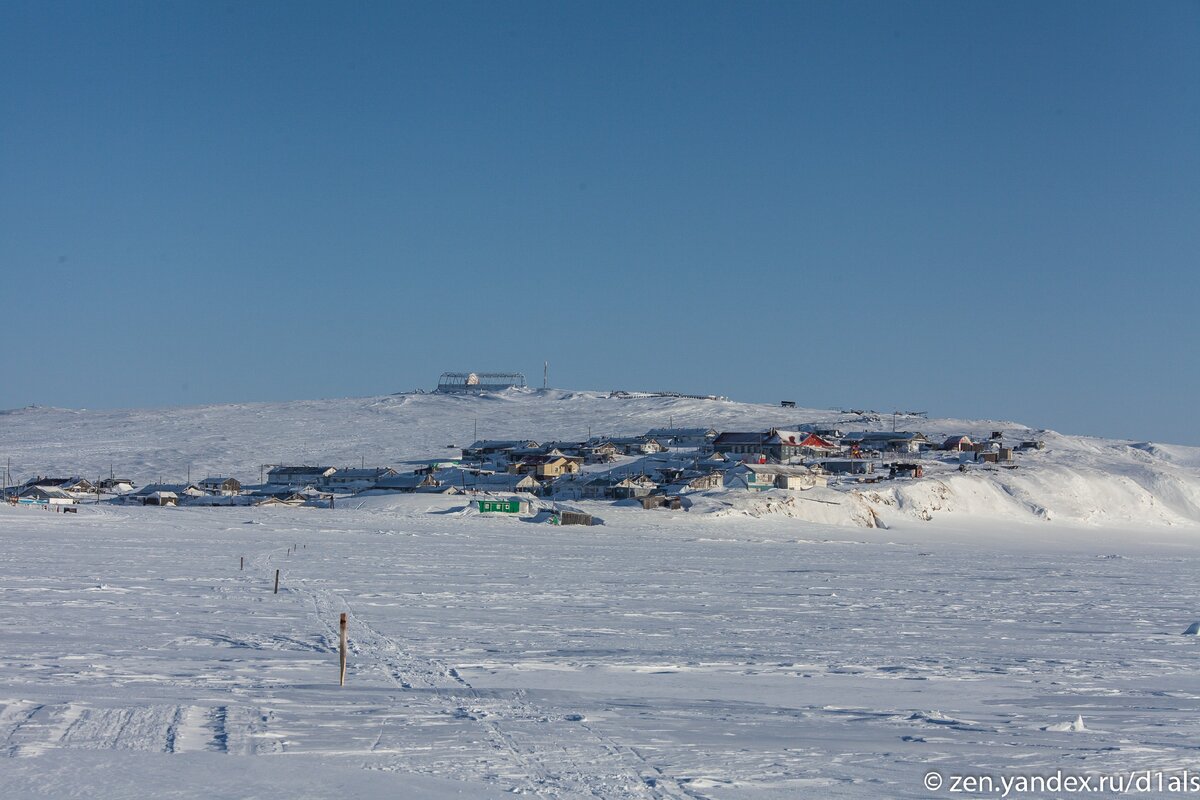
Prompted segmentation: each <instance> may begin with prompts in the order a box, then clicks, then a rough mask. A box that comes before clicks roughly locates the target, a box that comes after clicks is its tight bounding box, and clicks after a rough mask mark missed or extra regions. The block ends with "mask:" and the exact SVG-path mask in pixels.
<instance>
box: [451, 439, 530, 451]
mask: <svg viewBox="0 0 1200 800" xmlns="http://www.w3.org/2000/svg"><path fill="white" fill-rule="evenodd" d="M537 446H538V443H537V442H535V441H534V440H533V439H480V440H479V441H478V442H475V443H474V444H472V445H471V446H470V447H468V448H467V449H468V450H514V449H516V448H527V447H537Z"/></svg>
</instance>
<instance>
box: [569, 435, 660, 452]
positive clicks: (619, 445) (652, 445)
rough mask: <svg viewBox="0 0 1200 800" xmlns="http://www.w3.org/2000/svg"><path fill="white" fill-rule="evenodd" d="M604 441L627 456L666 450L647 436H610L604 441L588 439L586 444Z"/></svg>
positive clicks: (655, 440)
mask: <svg viewBox="0 0 1200 800" xmlns="http://www.w3.org/2000/svg"><path fill="white" fill-rule="evenodd" d="M601 441H606V442H608V443H609V444H611V445H612V446H613V447H615V448H616V449H617V452H619V453H621V454H623V455H627V456H645V455H650V454H651V453H662V452H664V451H665V450H666V449H667V448H666V447H665V446H664V445H663V444H662V443H661V442H659V441H658V440H657V439H652V438H650V437H647V436H610V437H607V438H604V439H590V440H588V442H587V443H588V444H589V445H590V444H593V443H596V444H599V443H600V442H601Z"/></svg>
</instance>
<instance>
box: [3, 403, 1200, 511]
mask: <svg viewBox="0 0 1200 800" xmlns="http://www.w3.org/2000/svg"><path fill="white" fill-rule="evenodd" d="M809 422H811V423H820V424H828V425H836V426H838V427H840V428H841V429H843V430H845V431H850V430H864V429H867V430H872V429H874V430H882V429H890V428H891V425H892V422H893V420H892V417H891V415H885V416H878V415H869V414H868V415H863V414H854V413H843V412H838V411H830V410H817V409H805V408H794V409H793V408H786V409H785V408H779V407H776V406H768V405H760V404H751V403H739V402H733V401H726V400H698V399H686V398H676V397H643V398H618V397H610V396H609V395H608V393H603V392H586V391H563V390H532V389H526V390H510V391H507V392H503V393H499V394H489V395H484V396H467V395H440V394H403V395H388V396H383V397H368V398H345V399H331V400H308V401H295V402H287V403H243V404H230V405H210V406H191V407H180V408H166V409H132V410H109V411H87V410H69V409H57V408H23V409H14V410H10V411H3V412H0V458H8V459H11V463H12V472H13V475H14V477H16V478H20V479H23V478H25V477H29V476H31V475H34V474H44V475H50V474H57V475H75V474H78V475H83V476H85V477H88V476H92V477H94V476H98V475H107V474H108V472H109V469H110V465H111V467H112V469H114V470H115V471H116V472H118V473H121V474H122V475H123V476H125V477H131V478H133V479H134V480H135V481H137V482H138V483H146V482H150V481H155V480H158V479H160V478H161V479H163V480H183V479H184V478H185V477H186V476H187V475H188V474H189V472H190V475H191V477H192V479H193V480H197V479H199V478H202V477H204V476H205V475H206V474H218V475H233V476H236V477H239V478H241V479H242V480H243V481H247V482H253V481H257V480H258V478H259V475H260V474H261V473H260V471H261V466H262V465H263V464H275V463H323V464H330V465H334V466H349V465H358V464H359V463H362V462H364V461H365V463H367V464H368V465H388V466H395V467H397V468H399V469H401V470H403V469H404V465H405V464H406V463H407V462H410V461H413V460H418V459H429V458H437V457H442V456H446V455H447V454H457V450H456V449H454V448H458V447H462V446H464V445H467V444H469V443H470V442H471V441H472V440H474V439H475V438H477V437H478V438H517V437H530V438H533V439H536V440H538V441H547V440H556V439H567V440H570V439H574V440H581V439H584V438H586V437H587V436H588V435H589V434H606V435H632V434H639V433H644V432H645V431H646V430H648V429H650V428H652V427H660V426H676V427H685V426H711V427H713V428H716V429H718V430H738V429H741V430H756V429H764V428H767V427H771V426H775V427H780V428H794V427H796V426H797V425H800V424H802V423H809ZM896 424H897V427H898V428H899V429H902V430H903V429H908V430H919V431H921V432H923V433H925V434H926V436H928V438H929V439H930V440H931V441H941V439H942V438H943V437H945V436H949V435H952V434H954V435H957V434H966V435H968V436H971V437H972V438H973V439H976V440H978V439H986V438H987V437H988V436H989V434H990V433H991V432H992V431H1003V432H1004V435H1005V438H1006V440H1008V441H1013V442H1016V441H1020V440H1022V439H1032V438H1036V439H1040V440H1043V441H1045V442H1046V448H1045V449H1044V450H1041V451H1035V452H1030V453H1027V454H1022V455H1021V456H1019V458H1018V461H1017V469H991V468H988V469H973V470H972V471H970V472H968V473H966V474H963V473H959V472H958V471H957V470H956V469H952V468H950V467H949V466H948V465H942V464H939V463H938V462H937V461H936V460H931V461H930V462H929V463H930V464H931V467H932V468H931V469H929V470H927V477H925V478H923V479H919V480H905V481H885V482H882V483H879V484H872V485H864V486H853V485H842V486H839V487H838V488H839V489H840V490H841V491H840V493H841V495H842V497H843V498H845V499H846V502H845V508H844V509H843V510H842V511H833V512H831V511H830V509H829V508H828V507H821V504H819V503H816V502H807V500H810V499H811V498H812V497H814V496H808V497H805V496H804V493H785V492H782V491H780V492H778V493H776V492H770V493H767V494H768V495H770V496H768V497H754V498H747V497H745V496H743V497H742V498H732V499H730V498H728V497H726V498H725V499H724V500H722V501H721V502H718V503H715V504H709V506H705V504H703V503H701V504H699V506H698V508H699V509H701V510H704V509H708V510H714V511H720V512H721V513H745V514H749V515H752V516H758V515H761V514H767V513H784V514H787V515H790V516H796V517H799V518H802V519H809V520H811V521H817V522H826V523H839V522H840V523H843V524H852V525H861V524H864V520H869V519H870V518H871V515H872V512H873V513H874V515H875V517H876V518H877V519H878V521H879V522H880V524H885V525H891V524H895V523H896V522H904V521H908V520H925V519H931V518H934V517H940V516H946V515H951V516H952V515H970V516H971V517H973V518H978V517H986V518H996V519H1012V520H1020V521H1036V520H1044V521H1050V522H1055V521H1059V522H1068V523H1076V524H1078V523H1082V524H1089V525H1091V524H1120V525H1125V526H1127V525H1129V524H1130V523H1135V524H1139V525H1143V524H1146V525H1156V526H1162V525H1190V526H1196V525H1200V448H1196V447H1186V446H1181V445H1164V444H1157V443H1147V442H1139V443H1135V442H1128V441H1116V440H1106V439H1097V438H1089V437H1079V436H1066V435H1061V434H1057V433H1055V432H1053V431H1045V430H1036V431H1035V430H1033V429H1030V428H1029V427H1027V426H1025V425H1020V424H1017V423H1014V422H1009V421H996V420H961V419H928V420H926V419H922V418H917V417H904V416H901V417H899V418H898V419H897V420H896ZM775 494H779V495H780V497H774V495H775ZM788 495H795V496H794V497H788ZM799 500H805V501H806V502H799Z"/></svg>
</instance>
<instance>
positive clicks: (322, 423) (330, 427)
mask: <svg viewBox="0 0 1200 800" xmlns="http://www.w3.org/2000/svg"><path fill="white" fill-rule="evenodd" d="M622 403H623V404H625V405H620V404H622ZM656 403H659V401H658V400H653V401H651V400H644V401H618V400H608V399H607V398H604V397H601V396H599V395H591V394H582V395H576V396H566V395H565V394H562V395H559V394H554V393H547V394H545V395H543V394H541V393H526V394H523V395H518V396H513V397H508V396H506V397H500V398H432V397H397V398H380V399H374V400H338V401H323V402H319V403H297V404H284V405H278V406H238V407H229V408H218V407H212V408H206V409H183V410H169V411H164V412H140V411H139V412H96V413H92V412H68V411H55V410H47V409H32V410H22V411H18V412H12V413H9V414H5V415H0V443H2V446H3V447H5V448H7V451H8V452H12V453H13V454H14V467H16V466H17V465H18V463H20V464H21V465H22V467H21V468H22V470H23V471H41V472H43V473H46V472H56V471H59V469H60V468H61V469H62V470H66V469H67V467H68V465H72V464H74V465H76V466H77V467H80V468H82V467H88V468H93V469H94V470H95V471H97V472H99V471H101V470H103V472H104V473H105V474H107V465H108V461H109V459H110V458H112V459H114V460H116V461H117V466H118V469H119V470H120V471H122V472H131V473H133V474H134V476H135V477H141V478H142V479H143V480H144V479H145V476H147V475H149V476H152V477H157V476H156V475H155V474H154V473H157V472H159V471H162V472H163V473H165V475H164V476H166V474H170V475H171V476H172V477H173V476H174V474H173V473H169V470H171V469H173V468H174V467H173V466H172V465H174V464H176V463H181V464H186V462H187V461H189V460H190V461H192V463H193V464H194V467H193V474H198V473H199V472H214V473H215V472H221V473H233V474H235V475H242V476H246V477H250V475H251V470H253V471H257V464H258V463H265V462H268V461H275V460H278V459H279V457H280V456H281V455H287V454H286V453H281V454H278V455H276V456H274V457H268V455H267V450H268V449H270V448H274V449H275V450H276V452H277V453H278V451H279V450H286V449H288V448H290V449H292V451H293V452H299V451H302V450H304V449H306V448H307V449H308V450H310V451H311V452H312V453H313V454H314V456H315V457H318V456H319V458H320V460H322V461H326V462H329V463H334V464H337V463H341V462H347V463H357V462H358V457H357V452H356V451H357V450H360V449H361V450H364V451H366V455H367V460H368V461H381V462H383V463H393V461H394V460H396V459H398V458H400V457H408V456H409V455H413V456H421V455H428V454H436V452H437V450H438V448H439V447H442V446H444V445H445V444H446V443H449V442H456V443H462V442H464V441H465V440H466V439H467V438H469V433H470V432H471V426H472V424H473V422H472V420H473V418H474V416H476V415H478V416H479V417H480V420H481V434H480V435H483V431H482V427H483V423H485V422H486V424H487V425H488V426H492V427H493V428H494V429H493V430H491V431H489V432H488V433H489V435H491V434H495V435H500V434H501V433H503V432H511V433H513V434H514V435H530V436H533V437H534V438H536V439H543V438H554V437H558V436H565V435H569V433H571V432H579V431H578V429H580V428H582V427H583V426H585V425H586V424H587V421H588V420H589V419H591V420H593V422H592V424H593V425H594V426H596V427H606V428H612V430H611V432H613V433H626V432H638V431H639V430H643V429H645V428H647V427H650V426H651V425H652V424H666V422H667V421H666V420H664V419H662V418H661V417H662V416H663V415H666V414H668V413H670V414H672V415H673V416H674V422H675V424H676V425H684V424H704V423H705V422H706V421H711V417H710V416H702V415H701V413H702V412H705V413H707V412H709V411H711V412H712V413H713V414H716V415H718V416H721V419H720V420H717V421H715V422H714V424H716V425H717V427H720V426H721V424H725V423H730V424H739V425H741V424H746V425H749V424H760V423H768V424H769V423H771V422H773V421H775V422H777V421H779V419H777V418H776V417H779V418H783V417H785V416H786V415H781V414H779V412H778V411H776V410H772V409H768V408H766V407H762V406H758V407H755V406H742V405H739V404H732V403H729V404H726V403H705V402H704V401H675V402H674V403H663V404H661V405H655V404H656ZM610 404H615V405H613V406H611V407H610ZM693 404H694V405H693ZM559 406H561V410H556V408H557V407H559ZM620 409H623V411H622V410H620ZM689 409H691V410H689ZM693 413H694V415H693V416H689V414H693ZM805 413H811V414H812V415H814V416H815V415H817V414H818V413H826V412H798V416H797V418H802V417H804V415H805ZM624 414H628V418H626V417H625V416H623V415H624ZM502 420H507V422H505V425H504V427H502V426H501V421H502ZM717 423H720V424H717ZM995 424H996V423H991V422H988V423H985V424H982V425H981V426H979V428H980V429H985V430H986V429H991V428H992V427H993V426H994V425H995ZM943 425H944V427H945V429H948V430H949V431H950V432H955V431H960V430H962V431H965V432H967V433H973V432H974V430H975V429H974V428H971V427H969V426H967V425H966V424H963V423H959V422H953V423H945V424H944V423H939V422H937V421H934V422H931V423H930V424H929V425H928V426H927V427H928V430H930V431H934V430H938V429H939V426H943ZM1001 425H1005V423H1001ZM517 428H522V429H521V430H517ZM923 429H925V428H924V427H923ZM456 430H458V433H457V434H455V431H456ZM464 431H465V432H466V434H468V435H464V433H463V432H464ZM582 434H586V430H583V431H582ZM1041 438H1045V439H1047V441H1048V442H1049V443H1050V444H1049V446H1048V447H1047V450H1046V451H1043V452H1040V453H1037V454H1031V455H1030V456H1029V457H1028V460H1026V461H1024V462H1021V463H1022V468H1021V469H1020V470H1016V471H996V472H994V473H992V472H987V473H982V472H981V473H978V474H976V475H972V474H971V473H968V474H966V475H963V476H961V479H960V478H959V475H961V474H960V473H955V474H953V475H949V476H947V478H946V479H945V480H943V479H942V478H936V479H933V480H930V481H928V482H926V483H927V487H928V488H926V487H923V485H922V484H923V482H922V481H909V482H904V483H899V482H898V483H897V484H895V485H894V486H892V487H885V486H884V485H883V484H880V485H879V486H877V487H866V488H864V489H862V490H860V492H861V493H860V495H859V496H858V497H856V499H854V501H853V502H855V503H862V504H865V505H866V506H870V507H871V508H873V509H876V510H877V512H878V513H879V514H880V515H881V518H882V519H883V520H884V521H885V522H886V524H888V526H889V527H888V528H886V529H885V528H868V527H861V526H857V525H855V524H853V523H852V522H847V521H846V520H844V519H840V518H837V517H836V515H835V516H834V517H831V518H830V519H829V520H827V521H819V522H814V521H810V520H807V519H804V518H803V517H802V516H797V515H796V514H797V512H796V511H795V509H794V507H795V506H801V505H804V503H801V502H800V501H795V502H794V503H793V508H792V510H791V511H786V510H785V511H780V510H779V509H778V508H775V509H766V508H764V507H762V506H753V505H745V504H742V502H741V501H740V500H738V499H736V498H734V499H729V498H725V499H722V498H720V497H718V496H706V497H705V498H702V499H704V502H706V503H710V504H712V507H711V508H709V509H708V510H705V508H703V507H699V508H696V509H695V510H693V511H691V512H674V513H671V512H658V511H655V512H648V511H643V510H641V509H639V508H625V507H620V506H614V505H611V504H601V503H587V502H580V503H578V505H580V506H581V507H583V508H585V509H587V510H594V511H596V512H598V513H600V514H601V516H603V517H604V519H605V523H606V524H605V525H603V526H597V527H591V528H584V527H557V526H550V525H545V524H527V523H521V522H514V521H511V520H497V519H492V518H488V517H486V516H483V515H478V514H463V513H459V512H460V511H461V510H463V509H464V501H463V500H462V499H461V498H458V499H456V498H454V497H443V496H419V495H411V496H380V497H368V498H359V499H356V500H355V501H354V502H352V503H345V504H341V503H340V504H339V505H338V507H337V509H334V510H330V509H306V508H287V507H283V508H211V509H210V508H164V509H160V508H141V507H115V506H105V505H100V506H84V507H82V508H81V510H80V513H78V514H75V515H65V514H54V513H46V512H42V511H37V510H33V509H29V508H11V507H8V506H0V614H2V615H3V618H4V619H5V621H6V623H5V624H6V628H5V632H4V636H3V640H2V641H3V644H4V647H3V648H0V753H3V756H4V761H3V765H2V766H3V768H0V797H14V798H16V797H20V798H23V797H89V798H96V797H110V798H125V797H129V798H132V797H139V798H140V797H144V796H146V794H147V792H148V791H149V787H154V788H153V793H154V796H156V797H187V798H212V797H272V798H273V797H284V796H286V797H330V796H335V795H342V796H347V797H434V798H440V797H485V798H486V797H498V796H500V795H502V794H503V795H511V794H514V793H515V794H526V795H529V796H537V797H553V798H575V797H603V798H714V800H716V799H718V798H719V799H722V800H728V799H732V798H744V797H767V798H772V797H778V798H784V797H788V798H791V797H796V796H800V795H804V796H817V797H831V798H837V797H855V798H860V797H861V798H876V797H901V798H903V797H913V798H916V797H928V796H929V793H928V792H927V791H926V790H925V789H924V787H923V785H922V782H921V778H922V776H923V775H924V773H925V772H926V771H928V770H929V769H930V768H934V767H936V768H937V769H939V770H941V771H942V772H944V773H947V774H949V773H952V772H956V771H957V772H961V773H970V774H980V773H1007V774H1045V773H1047V772H1052V771H1053V770H1055V769H1059V768H1062V769H1067V770H1070V771H1074V772H1078V773H1084V772H1099V773H1109V772H1114V771H1119V770H1131V769H1171V768H1176V767H1180V766H1184V765H1187V764H1189V763H1190V762H1191V760H1192V759H1193V758H1194V754H1195V742H1196V741H1197V740H1198V739H1200V713H1198V712H1200V673H1198V672H1197V670H1196V669H1195V664H1196V659H1197V656H1198V655H1200V653H1198V651H1197V650H1196V648H1197V646H1200V644H1198V639H1197V637H1194V636H1180V635H1179V632H1180V630H1181V629H1182V628H1184V627H1185V626H1186V625H1187V624H1188V623H1190V622H1191V621H1192V620H1194V619H1195V614H1196V610H1195V603H1194V598H1193V597H1192V596H1191V594H1190V593H1188V592H1183V591H1180V587H1181V586H1188V585H1190V583H1191V581H1192V580H1193V576H1194V575H1195V574H1196V573H1197V570H1198V567H1200V527H1198V526H1197V525H1196V524H1195V522H1194V518H1193V517H1191V516H1189V514H1191V512H1190V511H1189V508H1190V506H1189V504H1190V503H1192V502H1193V500H1194V498H1195V496H1196V495H1195V489H1194V487H1195V486H1196V485H1197V481H1196V475H1195V473H1194V467H1193V466H1192V465H1190V464H1189V463H1187V462H1188V459H1189V458H1190V456H1188V454H1187V453H1186V452H1183V451H1186V448H1184V449H1183V451H1181V450H1180V448H1172V449H1171V452H1170V455H1171V457H1170V458H1163V457H1160V456H1159V455H1156V454H1154V453H1150V452H1147V451H1146V450H1145V449H1142V448H1136V447H1130V446H1129V445H1128V443H1117V442H1105V441H1101V440H1091V439H1077V438H1070V437H1056V436H1054V435H1052V434H1045V435H1043V436H1042V437H1041ZM306 442H307V445H306V444H305V443H306ZM368 448H375V450H368ZM43 453H45V454H48V455H45V456H41V455H37V454H43ZM373 453H381V454H390V455H391V457H389V458H385V457H384V456H382V455H381V456H379V457H378V458H375V457H373V455H372V454H373ZM35 457H41V458H43V459H44V460H43V461H41V462H38V463H40V464H41V466H40V467H39V466H35V465H34V459H35ZM1039 459H1040V460H1039ZM314 460H315V458H314ZM200 462H203V463H202V464H201V463H200ZM122 465H124V469H122V468H121V467H122ZM71 471H78V470H71ZM1156 482H1157V483H1156ZM939 484H941V485H944V486H945V487H946V488H945V490H943V489H939V488H937V487H938V485H939ZM1156 486H1163V487H1173V489H1172V491H1175V492H1177V495H1175V496H1174V497H1173V498H1168V497H1167V492H1163V493H1156V491H1155V488H1154V487H1156ZM1121 487H1125V488H1124V489H1122V488H1121ZM876 489H878V492H877V494H878V497H872V496H870V495H871V493H872V491H874V490H876ZM788 494H789V493H783V492H779V493H771V496H772V497H773V498H774V499H773V500H771V502H772V503H774V504H775V506H782V507H784V508H786V505H785V504H784V501H785V500H786V498H787V496H788ZM790 494H796V495H799V494H802V493H790ZM1142 499H1146V503H1145V504H1144V505H1142ZM746 502H747V503H750V501H746ZM764 502H766V500H765V499H764V498H757V499H755V500H754V503H764ZM721 503H727V505H724V506H721V505H720V504H721ZM812 505H814V506H818V505H822V504H817V503H814V504H812ZM933 506H941V507H940V508H936V509H935V508H933ZM1032 506H1037V507H1040V508H1043V509H1048V510H1049V511H1050V512H1051V513H1049V514H1048V515H1039V514H1036V513H1033V512H1032V511H1031V510H1030V508H1031V507H1032ZM719 508H724V509H725V510H726V511H725V513H721V512H720V511H719ZM756 509H757V510H756ZM1139 509H1142V511H1141V512H1139ZM431 512H432V513H431ZM751 512H754V513H751ZM920 512H928V513H920ZM1099 512H1103V513H1099ZM1139 513H1142V514H1144V519H1143V517H1140V516H1139ZM926 517H927V518H928V519H926ZM240 557H244V558H245V563H246V567H245V569H244V570H239V569H238V564H239V558H240ZM276 569H279V570H281V588H280V592H279V594H277V595H276V594H273V593H272V581H273V576H274V571H275V570H276ZM343 612H345V613H347V614H348V615H349V621H350V624H349V642H350V653H349V671H348V679H347V686H346V687H344V688H339V687H338V685H337V663H338V656H337V638H338V635H337V624H338V615H339V614H341V613H343ZM1084 717H1086V720H1087V724H1086V727H1085V726H1084V725H1083V719H1084ZM1071 720H1074V722H1071ZM1060 725H1065V726H1066V727H1065V728H1063V729H1058V728H1057V727H1056V726H1060ZM1071 733H1079V734H1080V735H1066V734H1071Z"/></svg>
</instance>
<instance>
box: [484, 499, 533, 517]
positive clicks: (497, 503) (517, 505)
mask: <svg viewBox="0 0 1200 800" xmlns="http://www.w3.org/2000/svg"><path fill="white" fill-rule="evenodd" d="M476 503H477V505H478V508H479V513H480V514H531V513H533V504H532V503H530V502H529V501H528V500H522V499H520V498H518V497H507V498H499V497H494V498H486V499H483V500H477V501H476Z"/></svg>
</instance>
